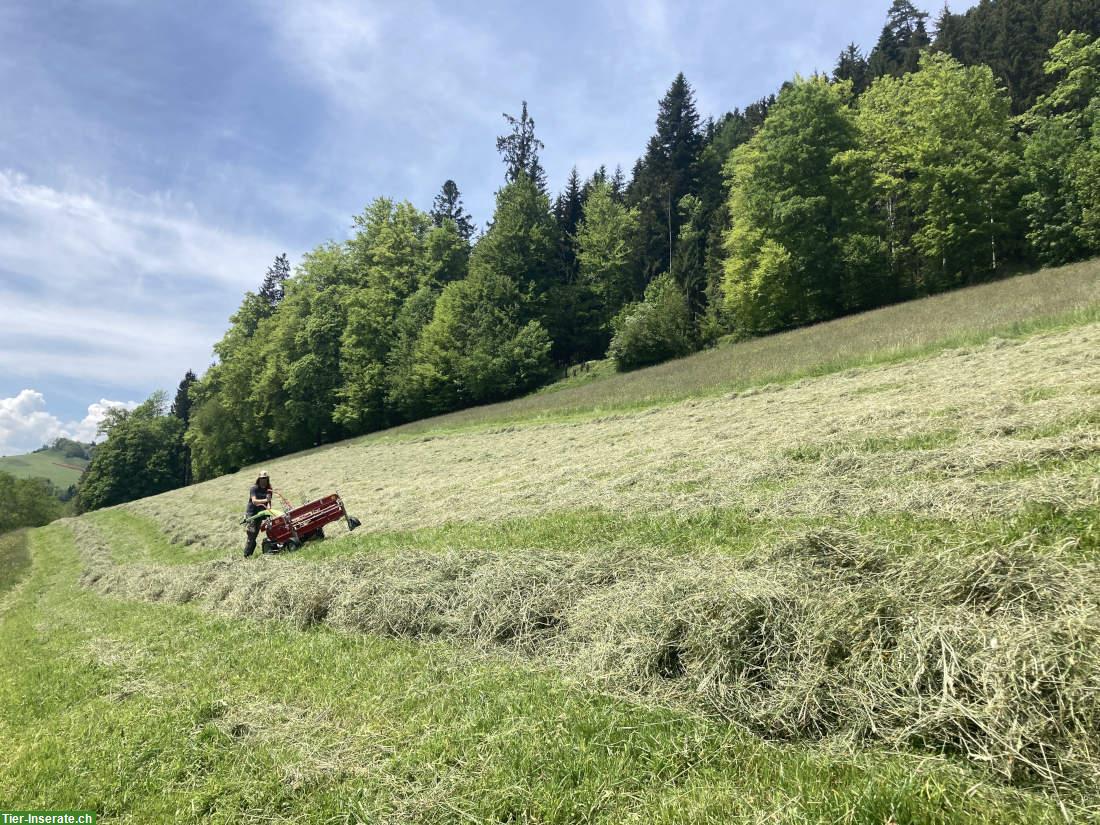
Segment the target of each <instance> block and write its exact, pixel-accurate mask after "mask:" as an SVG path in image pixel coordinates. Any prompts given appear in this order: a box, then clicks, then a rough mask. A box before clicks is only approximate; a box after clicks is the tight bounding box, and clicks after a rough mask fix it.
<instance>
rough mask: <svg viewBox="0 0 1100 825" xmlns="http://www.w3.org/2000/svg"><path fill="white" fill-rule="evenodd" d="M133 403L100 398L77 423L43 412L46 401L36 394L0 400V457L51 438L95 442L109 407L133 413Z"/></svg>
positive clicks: (33, 448)
mask: <svg viewBox="0 0 1100 825" xmlns="http://www.w3.org/2000/svg"><path fill="white" fill-rule="evenodd" d="M136 406H137V402H135V401H109V400H108V399H106V398H102V399H100V400H99V401H97V402H96V403H94V404H89V405H88V412H87V415H85V416H84V418H83V419H81V420H80V421H70V422H63V421H61V419H59V418H58V417H57V416H56V415H53V414H52V413H50V412H48V411H47V409H46V398H45V396H44V395H42V393H40V392H38V391H37V390H31V389H25V390H22V391H20V392H19V393H18V394H17V395H15V396H13V397H11V398H0V455H16V454H19V453H26V452H30V451H31V450H35V449H38V448H39V447H41V446H42V445H43V444H48V443H49V442H51V441H53V440H54V439H55V438H72V439H75V440H77V441H83V442H90V441H94V440H96V439H97V430H98V429H99V424H100V422H102V421H103V418H104V417H105V416H106V415H107V411H108V410H109V409H111V408H112V407H124V408H125V409H133V408H134V407H136Z"/></svg>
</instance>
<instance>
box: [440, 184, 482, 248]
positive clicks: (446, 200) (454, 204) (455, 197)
mask: <svg viewBox="0 0 1100 825" xmlns="http://www.w3.org/2000/svg"><path fill="white" fill-rule="evenodd" d="M429 214H430V215H431V218H432V223H433V224H434V225H435V226H439V227H441V226H443V222H444V221H448V220H449V221H453V222H454V225H455V229H457V230H458V234H459V236H460V237H461V238H462V239H463V240H464V241H466V242H467V243H469V241H470V238H472V237H473V234H474V221H473V218H471V217H470V215H468V214H467V213H466V209H465V207H464V206H463V205H462V193H461V192H459V191H458V184H456V183H455V182H454V181H453V180H447V181H444V182H443V188H442V189H441V190H440V192H439V194H438V195H436V196H435V200H434V201H433V202H432V211H431V212H430V213H429Z"/></svg>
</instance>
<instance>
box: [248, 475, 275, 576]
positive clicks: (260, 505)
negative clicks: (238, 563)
mask: <svg viewBox="0 0 1100 825" xmlns="http://www.w3.org/2000/svg"><path fill="white" fill-rule="evenodd" d="M270 509H271V479H270V478H269V477H268V475H267V470H261V471H260V474H259V476H257V477H256V483H255V484H253V485H252V489H251V490H249V491H248V506H247V507H246V508H245V511H244V517H245V518H246V519H248V526H247V527H245V530H246V536H247V538H246V539H245V543H244V557H245V558H246V559H247V558H248V557H249V556H251V555H252V554H253V553H254V552H256V537H257V536H258V535H259V533H260V524H261V523H262V522H263V519H262V518H252V517H253V516H254V515H256V514H257V513H261V512H263V511H264V510H270Z"/></svg>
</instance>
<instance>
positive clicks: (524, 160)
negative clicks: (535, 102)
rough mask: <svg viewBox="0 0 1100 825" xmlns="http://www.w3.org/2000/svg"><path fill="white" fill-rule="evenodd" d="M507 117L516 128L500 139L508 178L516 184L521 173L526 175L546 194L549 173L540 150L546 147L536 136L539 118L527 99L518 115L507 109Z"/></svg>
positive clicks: (505, 115) (498, 142)
mask: <svg viewBox="0 0 1100 825" xmlns="http://www.w3.org/2000/svg"><path fill="white" fill-rule="evenodd" d="M504 119H505V120H506V121H507V122H508V125H509V126H510V127H511V129H512V131H511V132H509V133H508V134H507V135H501V136H500V137H498V138H497V151H498V152H500V154H501V155H502V156H503V157H504V165H505V172H504V180H505V181H506V182H507V183H514V182H515V181H516V180H518V179H519V177H520V176H521V175H526V176H527V177H529V178H530V179H531V180H532V181H534V182H535V185H536V186H537V187H538V190H539V192H541V193H542V194H543V195H545V194H546V172H545V170H543V168H542V164H541V163H540V162H539V151H540V150H541V149H544V148H546V147H545V145H544V144H543V142H542V141H541V140H539V139H538V138H537V137H535V121H534V119H533V118H532V117H531V116H530V115H528V114H527V101H526V100H525V101H523V108H522V110H521V111H520V116H519V117H518V118H517V117H514V116H513V115H510V114H508V113H507V112H505V113H504Z"/></svg>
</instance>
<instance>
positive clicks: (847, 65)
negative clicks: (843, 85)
mask: <svg viewBox="0 0 1100 825" xmlns="http://www.w3.org/2000/svg"><path fill="white" fill-rule="evenodd" d="M833 80H835V81H841V80H848V81H851V84H852V91H853V92H854V93H855V94H857V95H858V94H862V93H863V90H864V89H866V88H867V84H868V82H869V79H868V77H867V58H866V57H864V56H863V52H861V51H860V50H859V46H857V45H856V44H855V43H849V44H848V47H847V48H846V49H845V50H844V51H842V52H841V53H840V57H839V58H837V61H836V68H834V69H833Z"/></svg>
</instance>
